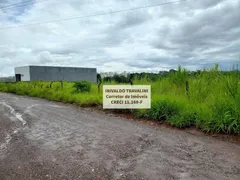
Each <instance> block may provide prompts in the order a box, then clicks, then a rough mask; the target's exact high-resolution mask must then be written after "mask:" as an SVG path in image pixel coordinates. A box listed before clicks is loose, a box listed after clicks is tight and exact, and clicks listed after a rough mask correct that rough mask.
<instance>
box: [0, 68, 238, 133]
mask: <svg viewBox="0 0 240 180" xmlns="http://www.w3.org/2000/svg"><path fill="white" fill-rule="evenodd" d="M50 84H51V82H31V83H27V82H19V83H0V91H2V92H10V93H16V94H19V95H28V96H33V97H40V98H45V99H49V100H53V101H62V102H68V103H75V104H78V105H80V106H96V105H101V104H102V92H100V93H98V85H97V84H91V85H90V86H91V87H90V86H89V87H88V88H90V89H89V92H82V91H78V90H79V89H78V87H77V85H76V83H74V82H63V86H62V84H61V83H60V82H54V83H52V85H50ZM104 84H116V82H103V83H102V84H101V86H102V85H104ZM133 84H135V85H138V84H141V85H151V87H152V108H151V109H150V110H134V111H133V112H132V113H134V116H136V117H144V118H148V119H152V120H155V121H166V122H167V123H169V124H171V125H173V126H176V127H180V128H187V127H191V126H196V127H197V128H200V129H201V130H203V131H206V132H213V133H228V134H240V74H239V71H237V70H234V69H233V70H232V71H231V72H227V73H226V72H225V73H223V72H221V71H219V70H218V67H217V66H216V67H215V68H211V69H207V70H206V69H205V70H203V71H201V72H199V73H198V74H197V75H196V74H195V75H194V76H193V75H191V74H189V73H188V72H187V71H186V70H185V69H182V68H181V67H179V69H178V71H177V72H175V73H170V74H169V75H168V76H166V77H161V76H159V78H158V79H157V80H154V81H151V80H150V79H149V78H148V77H143V78H140V79H139V78H135V79H134V80H133ZM101 89H102V88H101ZM126 112H127V111H126Z"/></svg>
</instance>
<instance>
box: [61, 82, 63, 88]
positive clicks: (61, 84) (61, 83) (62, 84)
mask: <svg viewBox="0 0 240 180" xmlns="http://www.w3.org/2000/svg"><path fill="white" fill-rule="evenodd" d="M61 87H62V89H63V81H61Z"/></svg>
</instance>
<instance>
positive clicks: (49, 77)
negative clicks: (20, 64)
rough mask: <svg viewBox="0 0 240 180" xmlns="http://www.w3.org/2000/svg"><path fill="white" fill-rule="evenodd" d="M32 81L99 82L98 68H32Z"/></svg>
mask: <svg viewBox="0 0 240 180" xmlns="http://www.w3.org/2000/svg"><path fill="white" fill-rule="evenodd" d="M30 80H31V81H34V80H42V81H79V80H86V81H91V82H94V83H96V82H97V69H96V68H74V67H51V66H30Z"/></svg>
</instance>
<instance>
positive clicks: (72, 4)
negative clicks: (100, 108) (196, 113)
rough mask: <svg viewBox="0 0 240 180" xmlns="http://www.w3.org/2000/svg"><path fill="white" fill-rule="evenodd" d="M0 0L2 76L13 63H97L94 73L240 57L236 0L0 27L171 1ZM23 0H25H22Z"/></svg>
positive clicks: (224, 62) (196, 65)
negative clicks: (15, 5) (32, 24)
mask: <svg viewBox="0 0 240 180" xmlns="http://www.w3.org/2000/svg"><path fill="white" fill-rule="evenodd" d="M24 1H26V0H0V7H1V8H2V10H1V9H0V76H9V75H13V74H14V67H15V66H24V65H57V66H59V65H60V66H79V67H97V68H98V72H109V71H116V72H123V71H129V72H131V71H153V72H156V71H160V70H169V69H174V68H177V66H178V65H182V66H183V67H185V68H187V69H189V70H196V69H200V68H202V67H209V66H212V65H213V64H214V63H219V64H220V65H221V67H222V68H230V67H231V66H232V64H233V63H234V62H237V61H239V60H240V59H239V58H240V1H239V0H188V1H186V2H182V3H175V4H168V5H163V6H159V7H153V8H146V9H140V10H136V11H128V12H122V13H117V14H110V15H104V16H96V17H91V18H85V19H75V20H71V21H64V22H58V23H51V24H42V25H34V26H27V27H21V28H16V27H15V28H9V29H1V28H5V27H12V26H16V25H19V24H29V23H39V22H47V21H54V20H58V19H65V18H71V17H77V16H85V15H92V14H99V13H104V12H111V11H116V10H125V9H129V8H135V7H142V6H149V5H154V4H160V3H165V2H172V0H101V1H100V0H65V1H59V0H42V1H43V2H38V3H35V2H36V1H40V0H36V1H32V3H30V4H29V5H25V6H19V7H15V8H7V7H9V5H11V4H17V3H21V2H24ZM28 1H29V0H28Z"/></svg>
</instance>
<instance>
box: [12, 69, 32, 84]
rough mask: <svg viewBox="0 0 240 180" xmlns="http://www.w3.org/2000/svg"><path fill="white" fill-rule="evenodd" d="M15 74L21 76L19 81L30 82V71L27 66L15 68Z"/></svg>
mask: <svg viewBox="0 0 240 180" xmlns="http://www.w3.org/2000/svg"><path fill="white" fill-rule="evenodd" d="M15 74H21V81H30V69H29V66H25V67H16V68H15Z"/></svg>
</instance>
